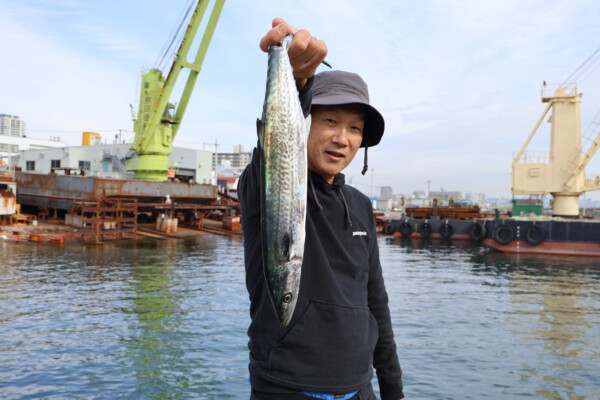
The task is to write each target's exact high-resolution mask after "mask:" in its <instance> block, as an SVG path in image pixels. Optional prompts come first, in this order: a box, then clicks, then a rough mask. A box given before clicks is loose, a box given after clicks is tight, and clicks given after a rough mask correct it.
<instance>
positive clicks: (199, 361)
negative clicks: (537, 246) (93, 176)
mask: <svg viewBox="0 0 600 400" xmlns="http://www.w3.org/2000/svg"><path fill="white" fill-rule="evenodd" d="M380 250H381V259H382V264H383V267H384V274H385V278H386V284H387V288H388V292H389V296H390V308H391V312H392V319H393V324H394V330H395V334H396V340H397V344H398V353H399V356H400V359H401V363H402V366H403V370H404V383H405V386H406V396H407V399H481V398H491V399H600V374H598V372H597V371H598V367H597V366H598V365H600V350H599V349H600V335H599V334H598V332H599V331H598V326H599V325H600V300H599V299H600V269H598V268H597V266H596V264H598V263H596V261H595V260H589V259H582V258H556V257H545V258H544V257H523V256H521V257H511V256H507V255H502V254H498V253H488V252H487V251H485V250H484V249H482V248H480V247H477V246H474V245H472V244H470V243H460V242H440V241H415V240H413V241H390V240H388V239H387V238H386V237H381V238H380ZM0 254H2V257H1V259H0V399H11V400H12V399H116V398H120V399H157V400H158V399H161V400H162V399H247V398H248V394H249V386H248V383H247V375H248V373H247V359H248V355H247V346H246V342H247V337H246V327H247V325H248V323H249V317H248V311H247V310H248V295H247V292H246V289H245V283H244V273H243V249H242V244H241V239H239V238H229V237H224V236H217V235H202V236H198V237H195V238H187V239H183V240H140V241H136V242H133V241H130V242H121V243H108V244H105V245H102V246H95V245H81V244H67V245H65V246H60V247H59V246H49V245H44V244H37V243H36V244H23V243H17V244H15V243H5V242H0Z"/></svg>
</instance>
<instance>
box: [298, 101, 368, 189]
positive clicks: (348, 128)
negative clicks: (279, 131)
mask: <svg viewBox="0 0 600 400" xmlns="http://www.w3.org/2000/svg"><path fill="white" fill-rule="evenodd" d="M311 118H312V121H311V127H310V135H309V136H308V142H307V152H308V169H310V170H311V171H314V172H316V173H318V174H319V175H321V177H322V178H323V179H325V180H326V181H327V182H329V183H332V182H333V178H334V176H335V175H337V174H338V173H339V172H341V171H342V170H343V169H344V168H346V167H347V166H348V164H350V162H351V161H352V159H354V156H355V155H356V152H357V151H358V149H359V148H360V144H361V143H362V139H363V130H364V127H365V109H364V107H363V106H361V105H360V104H344V105H336V106H320V105H315V106H313V107H312V111H311Z"/></svg>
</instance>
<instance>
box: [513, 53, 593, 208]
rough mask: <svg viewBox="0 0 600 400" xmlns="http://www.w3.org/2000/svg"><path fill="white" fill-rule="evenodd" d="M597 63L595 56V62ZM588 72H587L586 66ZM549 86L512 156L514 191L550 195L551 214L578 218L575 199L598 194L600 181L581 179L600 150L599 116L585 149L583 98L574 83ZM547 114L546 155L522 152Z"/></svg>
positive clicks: (577, 201) (590, 127)
mask: <svg viewBox="0 0 600 400" xmlns="http://www.w3.org/2000/svg"><path fill="white" fill-rule="evenodd" d="M599 53H600V48H599V49H598V50H596V52H595V53H594V54H593V55H592V57H590V58H588V60H587V61H586V62H585V63H584V64H583V65H582V66H580V67H579V68H578V70H579V69H582V67H584V66H585V65H588V64H589V63H590V62H591V61H593V59H594V56H596V55H597V54H599ZM598 60H599V59H598V58H596V59H595V62H597V61H598ZM586 70H588V71H589V65H588V67H587V69H586ZM574 74H575V73H574ZM571 76H573V74H572V75H571ZM570 78H571V77H569V78H567V80H569V79H570ZM551 86H552V87H551ZM551 86H550V85H548V86H547V85H546V84H545V83H544V85H543V87H542V102H544V103H547V105H546V108H545V110H544V112H543V113H542V115H541V117H540V118H539V119H538V121H537V123H536V125H535V127H534V128H533V130H532V131H531V133H530V134H529V136H528V137H527V140H526V141H525V143H524V144H523V146H522V147H521V149H520V150H519V151H518V152H517V153H516V155H515V157H514V158H513V162H512V193H513V194H514V195H523V194H528V195H545V194H548V193H549V194H550V195H552V198H553V201H552V214H553V215H554V216H561V217H578V216H579V196H580V195H581V194H582V193H584V192H587V191H591V190H600V178H599V177H596V178H594V179H589V178H586V175H585V168H586V166H587V165H588V163H589V162H590V160H591V159H592V157H593V156H594V154H596V151H597V150H598V148H599V147H600V112H599V113H598V114H597V115H596V116H595V118H594V120H593V121H592V123H591V124H590V126H589V127H588V128H587V130H586V131H585V134H584V136H583V137H585V138H587V139H588V144H587V146H584V145H583V143H582V133H581V111H580V104H581V96H582V94H581V93H579V92H578V87H577V84H576V83H574V82H570V83H567V81H565V82H563V83H562V84H560V85H551ZM549 112H551V115H550V118H549V122H550V124H551V130H550V150H549V152H547V153H540V152H535V153H534V152H526V149H527V146H528V145H529V143H530V142H531V139H533V137H534V135H535V133H536V132H537V131H538V129H539V127H540V125H541V123H542V122H543V121H544V120H545V118H546V115H547V114H548V113H549Z"/></svg>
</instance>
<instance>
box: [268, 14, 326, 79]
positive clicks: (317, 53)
mask: <svg viewBox="0 0 600 400" xmlns="http://www.w3.org/2000/svg"><path fill="white" fill-rule="evenodd" d="M290 34H293V35H294V38H293V39H292V42H291V43H290V48H289V50H288V54H289V56H290V62H291V63H292V69H293V70H294V78H295V79H296V87H297V88H298V89H302V88H303V87H304V85H306V81H307V80H308V78H310V77H312V76H313V75H314V74H315V72H316V71H317V68H318V67H319V64H321V62H322V61H323V60H324V59H325V56H326V55H327V46H326V45H325V42H324V41H322V40H318V39H317V38H315V37H314V36H312V35H311V34H310V32H309V31H307V30H305V29H296V28H294V27H293V26H291V25H289V24H288V23H287V22H285V21H284V20H283V19H281V18H275V19H274V20H273V28H272V29H271V30H270V31H269V32H267V34H266V35H265V36H263V38H262V39H261V40H260V48H261V49H262V51H265V52H266V51H269V47H270V46H271V45H276V44H279V43H280V42H281V40H282V39H283V38H284V37H286V36H287V35H290Z"/></svg>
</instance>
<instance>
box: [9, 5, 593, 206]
mask: <svg viewBox="0 0 600 400" xmlns="http://www.w3.org/2000/svg"><path fill="white" fill-rule="evenodd" d="M190 1H191V0H171V1H169V2H166V1H152V2H150V1H144V0H120V1H114V0H104V1H102V2H95V1H89V0H51V1H48V0H0V93H1V95H0V113H5V114H14V115H19V116H20V117H21V119H23V120H25V121H26V125H27V135H28V136H29V137H34V138H40V139H48V138H49V137H50V136H58V137H60V138H61V140H62V141H63V142H65V143H67V144H68V145H80V144H81V132H84V131H93V132H99V133H101V134H102V135H103V138H104V140H105V141H106V142H108V143H112V140H113V138H114V136H115V134H117V133H118V132H119V130H121V134H122V135H123V136H124V137H130V138H132V137H133V134H132V133H131V132H132V130H133V123H132V121H131V117H132V112H131V108H130V105H133V106H134V108H135V109H137V104H138V93H139V88H138V86H139V84H140V74H141V72H142V70H144V69H150V68H152V67H154V66H156V65H157V60H160V57H161V55H162V54H163V51H164V48H165V44H166V43H167V42H168V40H169V39H170V38H171V37H172V35H173V31H174V29H175V28H176V26H177V25H178V24H179V20H180V18H181V16H182V13H183V11H184V9H186V7H187V6H188V5H189V4H190ZM210 8H211V7H210V6H209V9H210ZM598 15H600V2H598V1H597V0H573V1H569V2H565V1H562V0H500V1H498V0H486V1H480V0H424V1H390V0H387V1H385V0H371V1H357V0H319V1H313V0H305V1H302V2H299V1H293V0H278V1H272V0H253V1H241V0H228V1H226V3H225V6H224V9H223V12H222V14H221V18H220V20H219V22H218V25H217V28H216V31H215V34H214V37H213V40H212V42H211V44H210V48H209V50H208V54H207V56H206V59H205V61H204V64H203V67H202V71H201V73H200V76H199V78H198V81H197V83H196V86H195V89H194V92H193V94H192V99H191V101H190V104H189V106H188V109H187V112H186V115H185V117H184V120H183V123H182V125H181V128H180V130H179V133H178V135H177V137H176V138H175V141H174V145H175V146H179V147H188V148H197V149H206V150H211V151H212V150H215V143H218V147H217V150H218V151H219V152H232V151H233V146H234V145H237V144H241V145H243V146H244V149H245V150H247V151H249V150H251V149H252V148H253V147H254V146H255V145H256V118H257V117H259V116H260V115H261V112H262V104H263V100H264V91H265V80H266V68H267V56H266V54H265V53H263V52H262V51H261V50H260V49H259V47H258V43H259V41H260V38H261V37H262V36H263V35H264V34H265V33H266V32H267V31H268V30H269V29H270V27H271V21H272V19H273V18H274V17H282V18H284V19H286V21H288V22H289V23H290V24H292V25H294V26H296V27H297V28H304V29H307V30H309V31H310V32H311V33H312V34H313V35H314V36H315V37H317V38H319V39H322V40H324V41H325V42H326V43H327V47H328V50H329V52H328V55H327V61H328V62H329V63H330V64H331V65H332V66H333V68H334V69H339V70H347V71H352V72H356V73H358V74H360V75H361V76H362V77H363V78H364V80H365V81H366V82H367V83H368V85H369V92H370V97H371V103H372V105H373V106H375V107H376V108H377V109H378V110H379V111H380V112H381V113H382V114H383V116H384V118H385V120H386V131H385V135H384V137H383V140H382V142H381V144H380V145H379V146H377V147H374V148H371V149H370V150H369V171H368V172H367V174H366V175H365V176H361V174H360V171H361V169H362V159H363V152H362V150H360V151H359V153H358V154H357V157H356V159H355V160H354V161H353V163H352V164H351V165H350V166H349V167H348V168H347V169H346V171H345V174H346V179H347V181H348V182H351V183H352V184H354V185H355V186H356V187H357V188H358V189H360V190H361V191H363V192H364V193H366V194H367V195H378V194H379V190H380V187H381V186H391V187H392V188H393V191H394V193H403V194H410V193H412V192H413V191H415V190H423V191H427V190H428V188H430V189H431V190H439V189H440V188H444V189H447V190H456V191H461V192H463V193H472V194H473V195H474V196H476V195H477V194H478V193H485V194H486V195H487V196H488V197H510V196H511V193H510V187H511V161H512V157H513V154H514V152H516V151H518V150H519V149H520V148H521V146H522V145H523V143H524V142H525V139H526V138H527V136H528V135H529V133H530V131H531V130H532V129H533V127H534V125H535V123H536V121H537V120H538V118H539V117H540V116H541V114H542V112H543V110H544V108H545V104H543V103H542V102H541V96H540V93H541V87H542V82H543V81H546V82H547V83H548V85H550V84H559V83H562V82H563V81H565V79H567V78H568V77H569V76H570V75H571V74H572V73H573V72H574V71H575V70H576V69H577V68H578V67H579V66H580V65H582V63H584V61H585V60H586V59H588V58H589V57H590V56H591V55H592V54H594V52H595V51H596V50H597V49H598V48H600V24H599V23H598V20H597V18H598ZM598 58H600V57H598ZM588 65H589V64H588ZM169 67H170V65H167V66H166V69H164V71H165V75H166V73H167V70H168V68H169ZM323 68H325V67H323ZM577 84H578V90H579V91H580V92H581V93H583V97H582V104H581V119H582V129H583V130H585V129H586V128H587V127H588V126H589V125H590V123H591V122H592V121H593V120H594V119H595V118H599V119H600V115H598V116H597V113H598V112H599V111H600V61H599V62H597V63H596V64H595V65H594V68H590V70H589V71H588V72H587V73H586V74H584V75H583V76H582V77H581V79H580V80H578V81H577ZM171 100H172V101H177V93H174V95H173V96H172V97H171ZM543 125H544V126H543V128H541V129H540V132H538V133H537V134H536V136H535V138H534V140H533V141H532V143H531V144H530V145H529V147H528V150H531V151H543V150H547V149H548V148H549V135H548V130H549V128H548V125H549V124H543ZM596 158H597V159H599V160H596ZM596 158H595V159H594V160H592V162H591V163H590V165H588V168H587V174H588V175H595V174H600V156H597V157H596ZM588 198H591V199H600V192H591V193H589V194H588Z"/></svg>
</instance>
